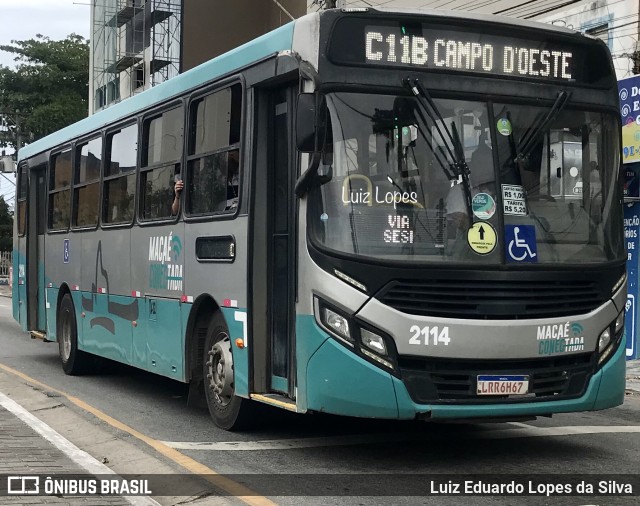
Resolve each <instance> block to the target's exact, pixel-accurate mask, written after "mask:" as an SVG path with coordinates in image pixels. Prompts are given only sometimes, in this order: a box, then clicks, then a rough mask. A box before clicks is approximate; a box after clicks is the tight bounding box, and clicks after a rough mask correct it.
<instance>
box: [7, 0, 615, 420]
mask: <svg viewBox="0 0 640 506" xmlns="http://www.w3.org/2000/svg"><path fill="white" fill-rule="evenodd" d="M617 106H618V95H617V84H616V77H615V72H614V68H613V65H612V61H611V56H610V53H609V51H608V48H607V47H606V45H605V44H604V43H603V42H602V41H600V40H598V39H596V38H593V37H590V36H587V35H584V34H580V33H577V32H574V31H571V30H568V29H565V28H562V27H558V26H550V25H542V24H538V23H534V22H529V21H522V20H515V19H509V18H501V17H494V16H480V15H474V16H473V17H470V16H468V15H467V14H464V13H461V12H445V11H402V10H379V9H373V8H361V9H330V10H326V11H322V12H318V13H312V14H308V15H307V16H304V17H302V18H300V19H297V20H295V21H293V22H291V23H289V24H287V25H285V26H283V27H281V28H279V29H277V30H275V31H273V32H270V33H268V34H266V35H264V36H262V37H260V38H258V39H256V40H253V41H251V42H249V43H247V44H245V45H243V46H241V47H238V48H236V49H235V50H232V51H231V52H229V53H226V54H224V55H222V56H219V57H217V58H215V59H213V60H211V61H208V62H206V63H204V64H202V65H200V66H198V67H196V68H194V69H192V70H190V71H187V72H184V73H183V74H180V75H179V76H177V77H175V78H173V79H171V80H169V81H167V82H165V83H163V84H161V85H159V86H156V87H154V88H152V89H150V90H148V91H144V92H142V93H140V94H137V95H135V96H133V97H131V98H128V99H126V100H123V101H121V102H120V103H118V104H116V105H114V106H112V107H109V108H107V109H105V110H103V111H101V112H98V113H96V114H94V115H92V116H90V117H89V118H87V119H84V120H82V121H80V122H79V123H76V124H74V125H71V126H69V127H67V128H65V129H63V130H61V131H59V132H56V133H54V134H52V135H50V136H48V137H46V138H44V139H41V140H38V141H36V142H33V143H32V144H30V145H28V146H27V147H25V148H23V149H22V150H20V153H19V160H18V167H17V171H18V180H17V199H16V200H17V219H16V224H15V238H14V257H13V258H14V260H13V262H14V276H16V282H14V289H13V312H14V316H15V318H16V319H17V321H18V322H19V323H20V325H21V327H22V329H23V330H24V331H25V332H30V333H31V335H32V336H33V337H38V338H41V339H43V340H45V341H49V342H57V343H58V347H59V354H60V359H61V362H62V368H63V369H64V372H65V373H67V374H70V375H76V374H81V373H90V372H91V371H92V370H93V371H95V367H96V364H97V362H98V360H99V359H110V360H113V361H117V362H121V363H124V364H128V365H130V366H133V367H137V368H141V369H144V370H146V371H150V372H153V373H157V374H160V375H163V376H166V377H168V378H172V379H174V380H177V381H180V382H184V383H188V384H189V402H193V403H197V402H198V401H199V400H203V399H204V401H206V405H207V406H208V409H209V412H210V413H211V416H212V418H213V421H214V422H215V424H217V425H218V426H219V427H222V428H224V429H228V430H233V429H239V428H241V427H246V426H247V424H248V423H250V422H256V421H259V418H258V417H256V415H255V409H256V407H259V406H261V405H264V404H267V405H271V406H276V407H280V408H284V409H287V410H289V411H292V412H296V413H312V412H324V413H331V414H337V415H345V416H353V417H367V418H380V419H404V420H425V421H443V422H447V421H453V420H476V421H497V420H518V419H527V418H529V419H530V418H533V417H536V416H551V415H553V414H554V413H561V412H573V411H589V410H600V409H605V408H610V407H613V406H616V405H619V404H621V403H622V402H623V397H624V387H625V357H624V349H623V348H624V347H622V346H621V345H620V343H621V341H622V335H623V333H624V304H625V300H626V281H627V277H626V267H625V258H626V253H625V247H624V238H623V218H622V189H621V184H620V176H619V173H620V151H621V142H620V127H621V124H620V118H619V112H618V109H617ZM177 181H182V184H183V190H182V191H181V192H178V193H176V190H175V185H176V184H177ZM175 196H177V197H178V202H177V204H178V205H177V206H176V207H177V209H173V206H172V201H173V200H174V197H175ZM174 211H175V212H174Z"/></svg>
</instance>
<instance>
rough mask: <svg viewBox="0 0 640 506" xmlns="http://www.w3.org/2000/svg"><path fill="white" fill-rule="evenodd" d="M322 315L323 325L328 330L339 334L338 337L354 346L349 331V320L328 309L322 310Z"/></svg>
mask: <svg viewBox="0 0 640 506" xmlns="http://www.w3.org/2000/svg"><path fill="white" fill-rule="evenodd" d="M321 315H322V317H321V320H322V323H323V324H324V325H325V326H326V327H327V328H328V329H331V330H332V331H333V332H335V333H336V334H338V336H340V337H342V338H343V339H345V340H347V341H348V342H349V343H350V344H353V338H352V337H351V331H350V329H349V320H347V319H346V318H345V317H344V316H342V315H340V314H338V313H336V312H335V311H333V310H332V309H329V308H328V307H323V308H322V311H321Z"/></svg>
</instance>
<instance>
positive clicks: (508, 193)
mask: <svg viewBox="0 0 640 506" xmlns="http://www.w3.org/2000/svg"><path fill="white" fill-rule="evenodd" d="M502 206H503V208H504V214H511V215H513V216H526V215H527V204H526V203H525V201H524V189H523V188H522V186H519V185H515V184H503V185H502Z"/></svg>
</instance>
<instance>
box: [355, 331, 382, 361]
mask: <svg viewBox="0 0 640 506" xmlns="http://www.w3.org/2000/svg"><path fill="white" fill-rule="evenodd" d="M360 340H361V341H362V344H364V345H365V346H366V347H367V348H369V349H370V350H373V351H375V352H376V353H379V354H380V355H386V354H387V345H386V344H384V337H382V336H379V335H378V334H374V333H373V332H371V331H369V330H367V329H360Z"/></svg>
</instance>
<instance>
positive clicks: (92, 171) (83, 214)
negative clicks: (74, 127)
mask: <svg viewBox="0 0 640 506" xmlns="http://www.w3.org/2000/svg"><path fill="white" fill-rule="evenodd" d="M101 162H102V138H97V139H93V140H91V141H89V142H87V143H86V144H83V145H79V146H78V147H77V148H76V164H75V178H74V186H73V216H72V218H71V224H72V226H74V227H90V226H96V225H97V224H98V213H99V209H100V206H99V203H100V164H101Z"/></svg>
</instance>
